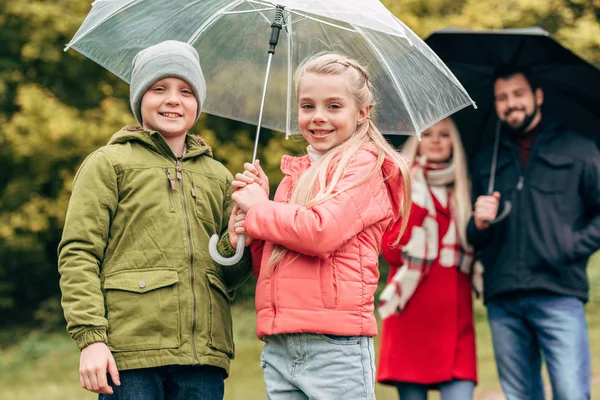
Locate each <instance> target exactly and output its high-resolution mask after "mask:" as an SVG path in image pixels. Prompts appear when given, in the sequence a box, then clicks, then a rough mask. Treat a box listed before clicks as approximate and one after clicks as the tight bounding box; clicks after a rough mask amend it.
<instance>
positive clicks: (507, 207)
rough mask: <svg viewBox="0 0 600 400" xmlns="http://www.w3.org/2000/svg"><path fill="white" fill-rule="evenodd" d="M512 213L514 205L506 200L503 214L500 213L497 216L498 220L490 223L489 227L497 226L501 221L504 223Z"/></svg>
mask: <svg viewBox="0 0 600 400" xmlns="http://www.w3.org/2000/svg"><path fill="white" fill-rule="evenodd" d="M511 211H512V203H511V202H510V201H508V200H506V201H505V202H504V208H503V209H502V212H501V213H500V215H498V216H496V219H494V220H493V221H488V225H490V226H491V225H495V224H497V223H498V222H500V221H503V220H504V219H505V218H506V217H508V214H510V212H511Z"/></svg>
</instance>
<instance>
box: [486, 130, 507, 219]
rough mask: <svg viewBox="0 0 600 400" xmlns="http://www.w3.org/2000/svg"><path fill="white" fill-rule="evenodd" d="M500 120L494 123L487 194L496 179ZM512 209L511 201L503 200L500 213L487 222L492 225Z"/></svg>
mask: <svg viewBox="0 0 600 400" xmlns="http://www.w3.org/2000/svg"><path fill="white" fill-rule="evenodd" d="M501 126H502V122H501V121H500V120H498V122H497V123H496V135H495V137H494V153H493V154H492V166H491V168H490V183H489V184H488V193H487V194H488V196H491V195H492V194H493V193H494V183H495V181H496V166H497V164H498V148H499V147H500V127H501ZM511 211H512V203H511V202H510V201H508V200H505V201H504V207H503V208H502V213H500V215H498V216H497V217H496V219H494V220H493V221H488V224H489V225H490V226H491V225H494V224H497V223H498V222H500V221H502V220H503V219H504V218H506V217H508V214H510V212H511Z"/></svg>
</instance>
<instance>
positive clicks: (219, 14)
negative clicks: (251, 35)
mask: <svg viewBox="0 0 600 400" xmlns="http://www.w3.org/2000/svg"><path fill="white" fill-rule="evenodd" d="M244 1H245V0H238V1H236V2H232V3H229V4H228V5H226V6H225V7H223V8H221V9H220V10H219V11H217V12H215V13H214V14H213V15H211V17H210V18H209V19H207V20H206V21H204V23H203V24H202V25H200V27H199V28H198V29H196V31H195V32H194V34H193V35H192V36H190V38H189V39H188V40H187V42H188V43H189V44H191V43H194V42H195V41H196V39H198V37H199V36H200V35H201V34H203V33H204V31H205V30H206V29H207V28H208V27H209V26H210V25H212V24H213V23H214V22H215V21H216V20H218V19H219V18H221V17H222V16H223V15H224V14H225V12H226V11H227V10H230V9H232V8H234V7H237V6H239V5H240V4H242V3H244Z"/></svg>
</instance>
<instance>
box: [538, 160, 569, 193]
mask: <svg viewBox="0 0 600 400" xmlns="http://www.w3.org/2000/svg"><path fill="white" fill-rule="evenodd" d="M537 157H538V158H539V159H540V160H541V162H539V163H537V164H536V166H535V167H536V168H535V173H534V175H533V179H531V186H533V187H534V188H536V189H537V190H539V191H540V192H544V193H564V192H565V191H566V190H567V188H568V187H569V186H570V182H571V181H572V180H573V179H577V177H574V176H573V163H574V162H573V159H571V158H569V157H565V156H562V155H558V154H544V153H538V155H537Z"/></svg>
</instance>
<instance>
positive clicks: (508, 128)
mask: <svg viewBox="0 0 600 400" xmlns="http://www.w3.org/2000/svg"><path fill="white" fill-rule="evenodd" d="M539 109H540V107H539V106H538V105H537V104H536V105H535V107H534V108H533V111H532V112H531V114H525V118H523V121H521V123H520V124H519V125H518V126H516V127H515V126H512V125H511V124H510V123H509V122H508V121H506V120H501V121H502V129H503V130H504V131H505V132H506V133H508V134H509V135H511V136H516V135H520V134H522V133H523V132H525V129H527V127H528V126H529V125H530V124H531V122H532V121H533V119H534V118H535V115H536V114H537V112H538V111H539ZM509 114H510V113H509Z"/></svg>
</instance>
